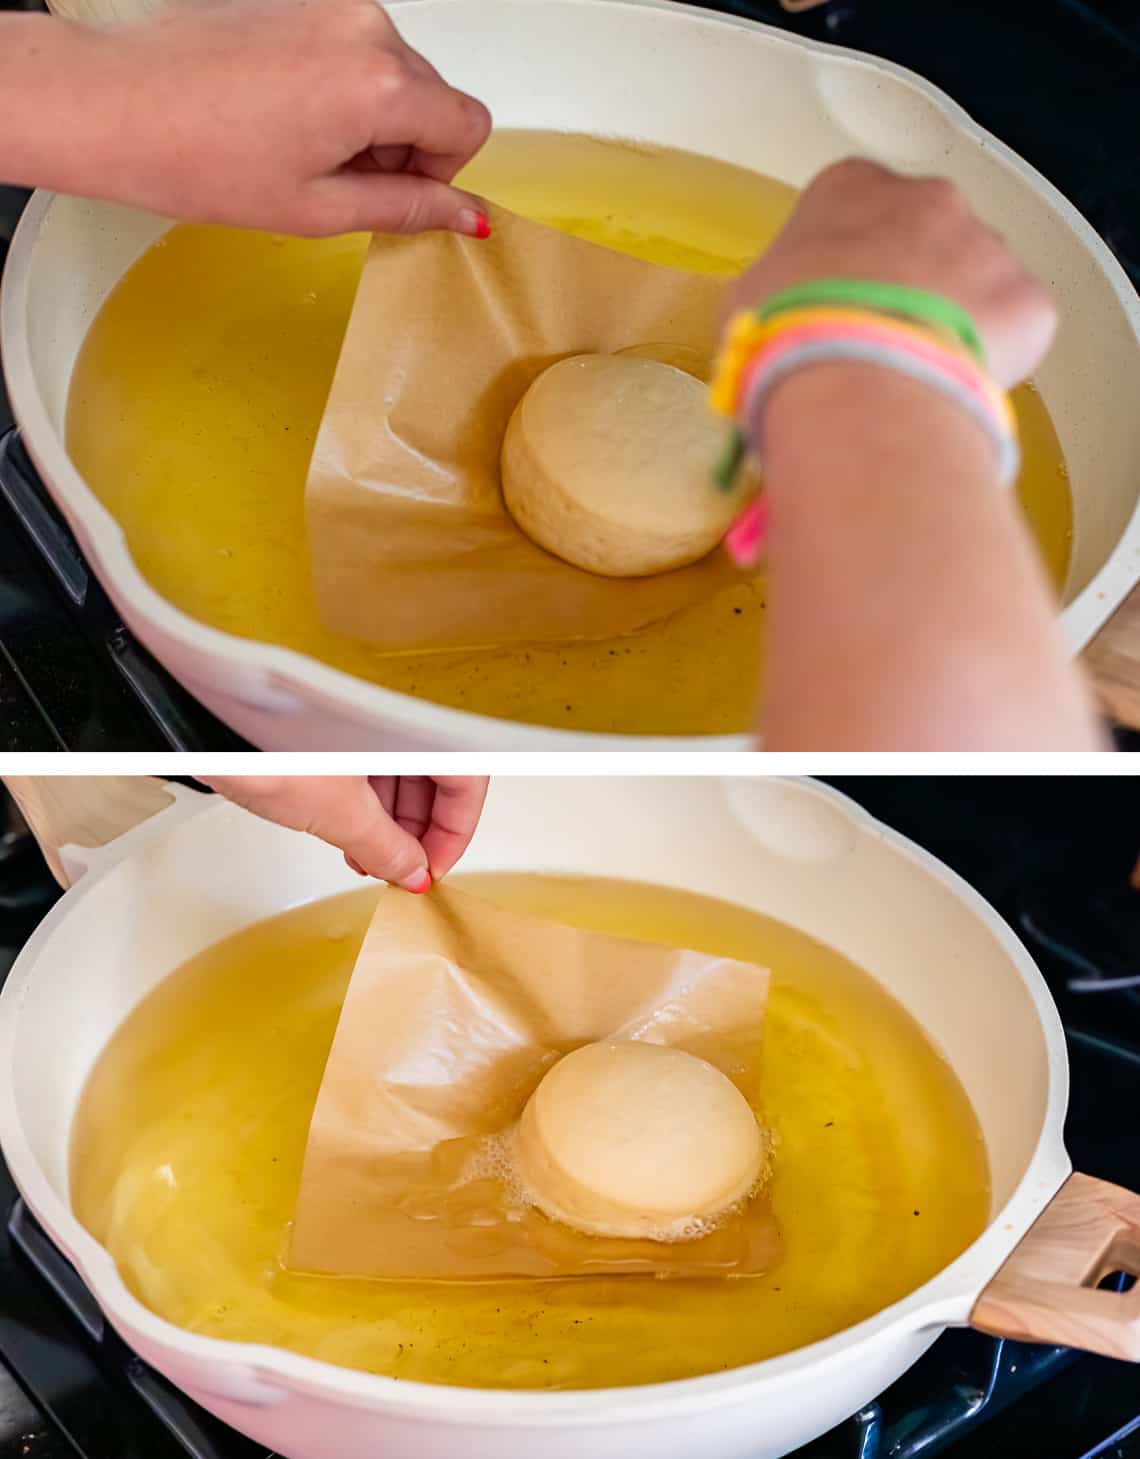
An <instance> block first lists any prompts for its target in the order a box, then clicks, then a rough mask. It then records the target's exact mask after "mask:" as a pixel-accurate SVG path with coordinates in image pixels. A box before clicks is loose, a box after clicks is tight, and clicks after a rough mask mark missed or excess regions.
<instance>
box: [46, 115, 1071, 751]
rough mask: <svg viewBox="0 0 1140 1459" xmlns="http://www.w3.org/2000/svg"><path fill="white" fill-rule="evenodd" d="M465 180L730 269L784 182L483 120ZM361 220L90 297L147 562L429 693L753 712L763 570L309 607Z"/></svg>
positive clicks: (90, 413)
mask: <svg viewBox="0 0 1140 1459" xmlns="http://www.w3.org/2000/svg"><path fill="white" fill-rule="evenodd" d="M464 181H465V182H466V183H467V184H468V185H469V186H471V187H472V188H474V189H477V190H479V191H481V192H482V193H483V194H485V195H486V196H488V197H491V198H493V199H494V200H496V201H498V202H501V203H503V204H504V205H506V206H507V207H510V208H512V209H514V210H515V211H517V212H520V213H524V214H526V215H528V216H530V217H533V218H537V219H539V220H540V221H543V222H547V223H550V224H554V225H555V226H558V227H563V228H566V229H568V230H569V231H571V232H573V233H577V234H579V235H581V236H583V237H586V238H590V239H592V240H593V241H595V242H598V243H603V244H607V245H609V246H610V247H613V248H620V249H623V250H625V251H627V252H630V253H634V254H637V255H639V256H641V257H644V258H647V259H650V260H651V261H654V262H657V263H665V264H672V265H676V266H679V267H684V268H690V269H693V270H700V271H705V272H709V273H721V274H731V273H734V272H736V271H738V270H739V269H740V268H741V267H743V266H744V265H745V264H746V263H748V262H749V261H750V260H751V259H752V258H753V257H754V256H755V255H756V254H757V253H758V252H759V251H760V250H761V249H762V248H763V247H764V246H765V245H766V244H767V242H768V241H769V240H770V239H771V238H772V237H773V236H774V234H775V233H776V232H777V230H778V229H779V227H780V226H781V224H782V223H783V221H784V220H785V218H786V217H787V214H788V212H789V211H790V208H791V206H792V203H793V201H794V193H793V191H792V190H791V189H790V188H788V187H787V186H785V185H784V184H782V183H778V182H775V181H773V180H771V179H769V178H765V177H761V176H760V175H758V174H756V173H751V172H745V171H742V170H741V169H739V168H735V167H729V166H727V165H725V164H723V163H719V162H713V161H710V160H708V159H705V158H698V157H694V156H691V155H689V154H686V153H681V152H659V151H655V150H652V149H647V148H638V147H630V146H622V145H618V144H615V143H605V142H600V141H597V140H595V139H591V138H587V137H580V136H565V135H560V134H555V133H542V132H537V133H533V132H532V133H523V132H514V133H512V132H509V131H506V132H500V133H497V134H496V135H495V136H494V138H493V139H492V141H491V143H490V144H489V145H488V147H487V148H486V149H485V151H484V152H483V153H482V154H481V155H480V156H479V157H478V158H477V159H476V161H475V163H474V164H472V166H471V167H470V168H469V169H468V172H467V174H466V176H465V178H464ZM366 243H367V240H366V239H365V238H363V237H359V236H357V237H349V238H341V239H334V240H325V241H318V242H313V241H308V240H298V239H286V238H281V237H276V236H270V235H267V234H258V233H249V232H244V231H241V230H237V229H225V228H206V227H190V226H181V227H177V228H174V229H173V230H172V231H171V232H170V233H168V234H167V235H166V236H165V237H164V238H163V239H162V240H161V241H160V242H159V243H158V244H156V245H155V246H154V247H153V248H152V249H150V250H149V251H148V252H147V253H146V254H145V255H144V256H143V257H142V258H141V259H140V260H139V261H138V262H137V263H136V264H135V265H134V267H133V268H132V269H131V270H130V271H129V272H128V273H127V275H126V277H125V278H124V279H123V280H122V281H121V282H120V284H119V285H118V287H117V288H116V289H115V290H114V292H113V293H112V294H111V296H110V298H109V299H108V300H107V302H106V303H105V305H104V306H103V308H102V310H101V311H100V313H99V315H98V317H97V318H96V320H95V322H94V324H93V325H92V327H91V330H90V332H89V334H88V338H87V340H86V342H85V344H84V346H83V349H82V351H81V353H80V357H79V359H78V362H77V364H76V368H75V373H74V376H73V380H72V386H71V394H70V399H69V407H68V430H67V439H68V449H69V452H70V454H71V456H72V458H73V460H74V461H75V464H76V465H77V466H78V468H79V469H80V471H81V472H82V473H83V475H84V477H85V478H86V480H87V481H88V483H89V484H90V486H91V488H92V490H93V491H94V492H95V493H96V494H97V495H98V497H99V498H100V500H101V501H102V502H103V503H104V505H105V506H106V507H107V508H108V509H109V510H110V511H111V512H112V514H113V515H114V516H115V517H116V518H117V519H118V520H119V522H120V523H121V524H122V526H123V528H124V530H125V532H126V535H127V539H128V542H129V543H130V547H131V551H132V553H133V554H134V556H135V559H136V561H137V562H138V564H139V566H140V568H141V570H142V572H143V573H144V574H145V576H146V577H147V578H148V579H149V580H150V582H151V583H152V584H153V585H154V586H155V587H156V588H157V589H158V591H159V592H161V593H162V594H163V595H164V596H165V597H167V598H168V599H169V600H170V601H171V602H173V603H175V604H176V605H177V606H178V607H180V608H182V609H184V610H185V611H186V612H187V613H189V614H190V615H191V616H193V617H195V618H197V619H199V620H200V621H201V622H203V623H207V624H210V625H212V626H214V627H216V628H221V629H225V630H227V631H229V632H231V633H235V634H239V635H241V636H243V637H246V638H253V639H260V640H263V641H267V642H271V643H278V644H283V645H285V646H287V647H290V648H294V649H297V650H298V651H300V652H301V653H305V654H310V655H312V656H313V657H315V658H317V659H320V660H323V661H324V662H325V663H327V664H331V665H333V666H334V667H336V668H339V669H343V670H345V671H347V672H348V673H351V674H355V675H358V676H359V677H361V678H364V679H368V680H371V681H372V682H373V683H377V684H383V685H386V686H387V687H389V688H392V689H397V690H400V691H403V692H406V693H410V694H416V695H419V696H421V697H423V698H426V699H430V700H434V701H436V702H438V703H441V704H448V705H453V706H455V707H457V708H462V709H467V710H472V711H475V712H478V713H483V714H488V715H494V716H497V717H500V718H505V719H514V720H522V721H527V722H529V723H537V724H549V725H555V726H558V727H561V728H566V729H581V730H595V731H602V732H611V733H631V734H632V733H638V734H705V733H708V734H716V733H733V732H738V731H740V730H743V729H745V728H747V726H748V723H749V718H750V714H751V709H752V705H753V703H754V699H755V693H756V687H757V684H758V681H759V676H760V673H761V661H762V652H763V642H762V628H763V616H764V590H763V584H762V583H761V582H756V581H754V582H752V583H750V584H747V585H745V584H740V585H737V586H734V587H731V588H729V589H726V590H725V591H724V592H722V593H720V594H719V595H718V596H717V597H715V598H713V599H711V600H709V601H707V602H705V603H702V604H700V605H698V606H696V607H694V608H692V609H689V610H688V611H686V612H684V613H681V614H679V615H677V616H676V617H674V618H672V619H670V620H668V621H667V622H664V623H660V624H656V625H654V626H652V627H651V628H649V629H647V630H644V631H643V632H641V633H638V634H634V635H631V636H628V637H625V638H621V639H616V640H612V641H607V642H601V643H566V644H561V645H554V646H537V647H524V648H519V647H513V648H510V649H506V650H498V651H482V652H463V653H445V654H422V653H419V654H404V655H399V654H397V655H392V654H390V653H388V654H384V653H381V652H379V651H377V650H375V649H373V648H372V647H370V646H369V645H367V644H364V643H361V642H359V641H356V640H353V639H348V638H344V637H341V636H338V635H335V634H331V633H329V632H327V631H326V630H325V629H324V628H323V627H322V626H321V624H320V622H319V620H318V618H317V614H316V610H315V607H314V603H313V598H312V592H311V587H310V581H309V565H308V553H307V548H306V543H305V531H304V512H303V494H304V484H305V476H306V472H307V470H308V463H309V457H310V454H311V452H312V446H313V441H314V439H315V437H316V432H317V427H318V425H319V423H320V417H321V413H322V411H323V409H324V402H325V398H326V396H327V394H328V389H329V384H330V382H331V380H332V375H333V370H334V368H335V365H336V359H337V354H338V352H339V348H340V342H341V339H342V337H343V334H344V328H345V325H346V323H347V320H348V315H349V312H350V310H351V307H352V299H353V293H354V290H355V286H356V280H357V277H358V275H359V271H360V267H361V263H362V261H363V257H364V250H365V247H366ZM1016 403H1017V407H1018V414H1019V416H1020V418H1021V422H1022V429H1023V435H1024V440H1023V448H1024V455H1025V469H1024V471H1023V474H1022V481H1021V484H1020V487H1019V494H1020V496H1021V499H1022V502H1023V505H1025V507H1026V510H1027V513H1028V516H1029V520H1030V523H1031V526H1032V528H1033V531H1034V535H1035V537H1036V538H1037V540H1038V542H1039V543H1040V544H1041V546H1042V549H1043V552H1044V555H1045V558H1046V560H1047V562H1048V565H1049V570H1050V573H1051V575H1052V577H1053V580H1054V581H1055V582H1056V583H1058V584H1060V583H1061V582H1062V580H1063V578H1064V573H1065V570H1066V567H1067V564H1068V554H1069V535H1070V504H1069V495H1068V487H1067V483H1066V479H1065V474H1064V466H1063V462H1062V458H1061V451H1060V446H1059V444H1058V442H1057V439H1056V435H1055V433H1054V432H1053V428H1052V424H1051V422H1050V421H1049V417H1048V414H1047V412H1046V410H1045V408H1044V405H1043V404H1042V403H1041V401H1040V399H1039V397H1038V396H1036V395H1035V394H1034V393H1033V392H1031V391H1029V390H1022V391H1019V392H1018V393H1017V398H1016Z"/></svg>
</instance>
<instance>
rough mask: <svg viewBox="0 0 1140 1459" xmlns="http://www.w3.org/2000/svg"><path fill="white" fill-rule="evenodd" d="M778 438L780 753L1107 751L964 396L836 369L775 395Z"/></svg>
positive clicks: (773, 606)
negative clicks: (960, 401)
mask: <svg viewBox="0 0 1140 1459" xmlns="http://www.w3.org/2000/svg"><path fill="white" fill-rule="evenodd" d="M764 443H765V478H766V482H767V489H768V492H769V496H770V500H771V519H772V528H771V540H770V544H769V558H770V564H771V566H770V572H769V619H768V623H769V629H768V644H769V646H768V656H767V665H766V675H765V703H764V706H763V711H762V723H763V734H764V742H765V745H766V747H767V748H769V749H773V750H779V749H791V748H795V749H797V750H804V749H813V748H816V749H821V748H829V749H914V750H921V749H951V748H953V749H1003V748H1010V749H1013V748H1015V749H1019V750H1028V749H1034V748H1041V749H1046V748H1047V749H1076V750H1084V749H1099V748H1103V746H1102V743H1101V740H1100V737H1099V733H1098V731H1097V728H1096V725H1095V721H1094V718H1093V716H1092V713H1091V710H1090V705H1089V701H1088V697H1087V693H1086V690H1085V687H1084V684H1083V681H1082V679H1081V677H1080V675H1079V673H1078V671H1077V670H1076V668H1075V667H1074V666H1073V665H1072V663H1071V662H1070V661H1069V658H1068V655H1067V653H1066V651H1065V649H1064V646H1063V644H1062V642H1061V639H1060V635H1059V633H1058V631H1057V627H1056V622H1055V618H1056V607H1055V605H1054V603H1053V601H1052V596H1051V594H1050V591H1049V589H1048V586H1047V584H1046V582H1045V578H1044V574H1043V572H1042V569H1041V567H1040V565H1039V563H1038V561H1037V559H1036V555H1035V552H1034V549H1033V546H1032V543H1031V542H1030V540H1029V537H1028V534H1027V532H1026V531H1025V529H1024V527H1023V526H1022V524H1021V522H1020V520H1019V518H1018V514H1017V508H1016V503H1015V501H1014V499H1013V497H1012V494H1011V493H1009V492H1007V491H1004V490H1003V489H1002V488H1001V487H1000V485H999V484H998V482H997V479H996V473H995V463H994V458H993V450H992V446H991V445H990V443H989V442H988V441H987V439H986V437H985V436H984V435H983V434H982V432H981V431H980V429H978V428H976V427H974V426H972V425H971V424H970V423H969V422H968V421H966V419H965V417H964V416H963V414H962V412H961V410H960V408H959V407H957V406H956V405H954V404H953V403H952V402H950V401H944V400H942V399H941V398H940V397H939V396H938V395H937V394H936V393H935V392H934V391H932V390H930V389H929V388H928V387H925V386H923V385H920V384H918V383H915V382H913V381H909V380H907V379H905V378H904V377H902V376H896V375H894V374H892V373H890V372H887V371H884V370H878V369H875V368H874V367H871V366H862V365H842V364H837V365H834V366H827V367H821V368H818V369H815V370H811V371H805V372H803V373H802V374H800V375H798V376H796V377H794V378H792V379H790V380H789V381H787V382H785V384H784V385H783V386H781V387H780V388H779V389H778V390H777V392H776V393H775V394H774V395H773V397H772V398H771V400H770V401H769V403H768V406H767V408H766V411H765V418H764Z"/></svg>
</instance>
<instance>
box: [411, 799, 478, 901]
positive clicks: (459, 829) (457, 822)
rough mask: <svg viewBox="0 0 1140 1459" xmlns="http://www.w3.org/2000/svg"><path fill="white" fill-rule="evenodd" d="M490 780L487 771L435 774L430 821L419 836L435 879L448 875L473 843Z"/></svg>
mask: <svg viewBox="0 0 1140 1459" xmlns="http://www.w3.org/2000/svg"><path fill="white" fill-rule="evenodd" d="M489 784H490V781H489V779H488V777H487V776H485V775H439V776H436V777H435V797H434V799H433V800H432V807H431V824H430V825H429V826H428V828H427V830H426V831H425V832H424V834H423V836H422V837H421V838H420V844H421V845H422V846H423V848H424V850H425V851H426V852H427V858H428V866H429V868H430V869H431V874H432V877H433V878H434V879H435V880H437V881H438V879H439V878H440V877H441V876H446V875H447V873H448V872H449V871H450V870H451V868H452V867H453V866H454V865H455V863H456V862H457V861H458V860H459V858H460V857H461V856H462V855H463V853H464V852H465V851H466V850H467V848H468V846H469V845H470V844H471V838H472V836H474V834H475V827H476V826H477V825H478V824H479V817H480V815H481V814H482V812H483V802H484V801H485V800H486V799H487V787H488V785H489Z"/></svg>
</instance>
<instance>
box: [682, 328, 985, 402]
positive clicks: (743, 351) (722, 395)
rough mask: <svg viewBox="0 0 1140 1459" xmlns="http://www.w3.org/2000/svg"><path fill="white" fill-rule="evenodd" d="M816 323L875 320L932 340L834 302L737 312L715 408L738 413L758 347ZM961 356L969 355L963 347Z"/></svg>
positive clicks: (719, 371) (720, 366)
mask: <svg viewBox="0 0 1140 1459" xmlns="http://www.w3.org/2000/svg"><path fill="white" fill-rule="evenodd" d="M816 324H827V325H834V326H837V327H842V326H846V325H865V324H876V325H879V326H885V327H888V328H890V329H891V330H894V331H898V332H900V333H902V334H904V335H906V336H908V337H910V338H912V339H914V340H915V341H921V342H923V343H930V342H931V340H932V336H931V334H930V331H929V330H926V329H923V328H921V327H920V326H918V325H915V324H909V323H907V322H906V321H905V320H901V319H894V318H892V317H891V316H888V315H882V314H876V313H874V312H871V311H868V310H866V309H843V308H836V307H834V306H828V307H826V308H810V309H808V308H803V309H791V310H788V311H787V312H786V313H784V314H780V315H778V316H776V317H775V318H773V319H769V320H761V319H760V318H758V317H757V316H756V315H754V314H751V313H747V314H744V315H737V317H736V319H734V320H733V321H732V323H731V324H730V326H729V330H728V333H727V335H726V339H725V343H724V345H723V347H722V349H721V352H720V356H719V358H718V360H717V368H716V374H715V376H714V378H713V381H712V384H711V386H710V401H711V404H712V407H713V409H714V410H717V411H719V412H720V413H721V414H722V415H729V416H734V415H736V413H737V410H738V407H739V403H740V380H741V378H742V376H743V374H744V372H745V371H746V370H747V369H748V367H749V366H750V364H751V362H752V361H753V359H754V358H755V356H756V353H757V351H758V350H760V349H761V348H762V347H763V346H764V345H766V344H767V343H768V342H769V341H770V340H772V339H774V338H775V337H776V336H777V335H780V334H782V333H784V332H785V331H786V330H789V329H798V328H800V327H801V326H803V325H816ZM941 347H942V348H956V347H955V346H953V345H949V346H947V345H945V344H942V345H941ZM962 358H963V359H966V358H968V356H966V354H965V352H964V351H963V352H962Z"/></svg>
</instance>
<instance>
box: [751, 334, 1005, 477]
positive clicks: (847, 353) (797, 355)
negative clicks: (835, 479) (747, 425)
mask: <svg viewBox="0 0 1140 1459" xmlns="http://www.w3.org/2000/svg"><path fill="white" fill-rule="evenodd" d="M834 360H854V361H858V362H860V363H865V364H873V365H883V366H886V367H887V368H889V369H892V370H894V371H895V372H896V373H898V374H901V375H906V376H908V377H909V378H910V379H912V380H918V381H919V382H921V383H922V384H923V385H928V386H930V387H931V388H932V389H934V390H937V391H938V392H939V394H941V395H943V396H945V397H946V398H947V399H950V400H953V401H954V402H955V404H957V405H958V406H960V407H961V409H962V410H963V411H964V412H965V414H967V415H968V416H969V417H970V418H971V419H972V420H973V421H974V422H975V424H976V425H979V426H980V427H981V428H982V430H983V431H984V432H985V433H986V435H987V436H988V437H989V438H990V441H991V442H992V444H993V447H994V451H995V454H996V456H997V462H998V474H999V477H1000V479H1001V482H1002V485H1003V486H1008V485H1010V483H1011V482H1013V481H1014V480H1015V478H1016V476H1017V472H1018V467H1019V465H1020V453H1019V451H1018V445H1017V437H1016V435H1014V433H1013V432H1012V431H1011V430H1010V429H1009V428H1008V426H1007V424H1006V422H1005V420H1004V419H1003V417H1002V416H1001V415H1000V414H999V413H998V411H997V410H995V408H994V405H993V404H992V402H991V401H990V400H989V399H988V398H987V396H986V394H985V393H984V392H982V391H981V390H979V389H977V388H976V387H975V385H974V383H973V382H972V381H970V380H968V379H965V378H963V377H962V376H961V375H960V374H958V373H957V372H955V371H954V370H953V369H951V368H949V361H948V360H946V361H943V362H938V361H936V360H931V359H928V358H925V357H923V356H922V355H920V354H918V353H917V352H916V351H913V350H911V349H910V348H908V347H906V346H903V345H901V344H895V345H892V344H891V343H889V342H887V341H881V340H876V339H873V338H872V339H860V338H858V337H856V336H850V337H848V338H839V337H837V336H832V337H831V338H829V339H819V340H810V339H801V338H799V337H797V336H796V335H790V336H789V337H788V338H787V339H786V340H784V341H781V342H780V345H779V346H777V347H776V348H773V349H772V350H770V351H765V353H764V354H763V355H761V356H760V358H759V360H758V363H757V369H756V371H755V373H754V375H753V377H752V379H751V381H750V383H749V388H748V394H747V397H746V399H745V403H744V411H745V412H746V417H745V418H746V419H748V420H756V419H757V418H758V416H759V414H760V411H761V407H762V406H763V403H764V400H765V399H766V398H767V396H768V395H770V394H771V392H772V390H773V389H775V387H776V385H778V384H779V383H780V381H781V380H785V379H787V377H788V376H789V375H792V374H794V373H796V372H797V371H799V370H802V369H805V368H807V367H808V366H810V365H818V364H827V363H830V362H831V361H834ZM754 444H755V446H758V445H759V443H758V442H755V443H754Z"/></svg>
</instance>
